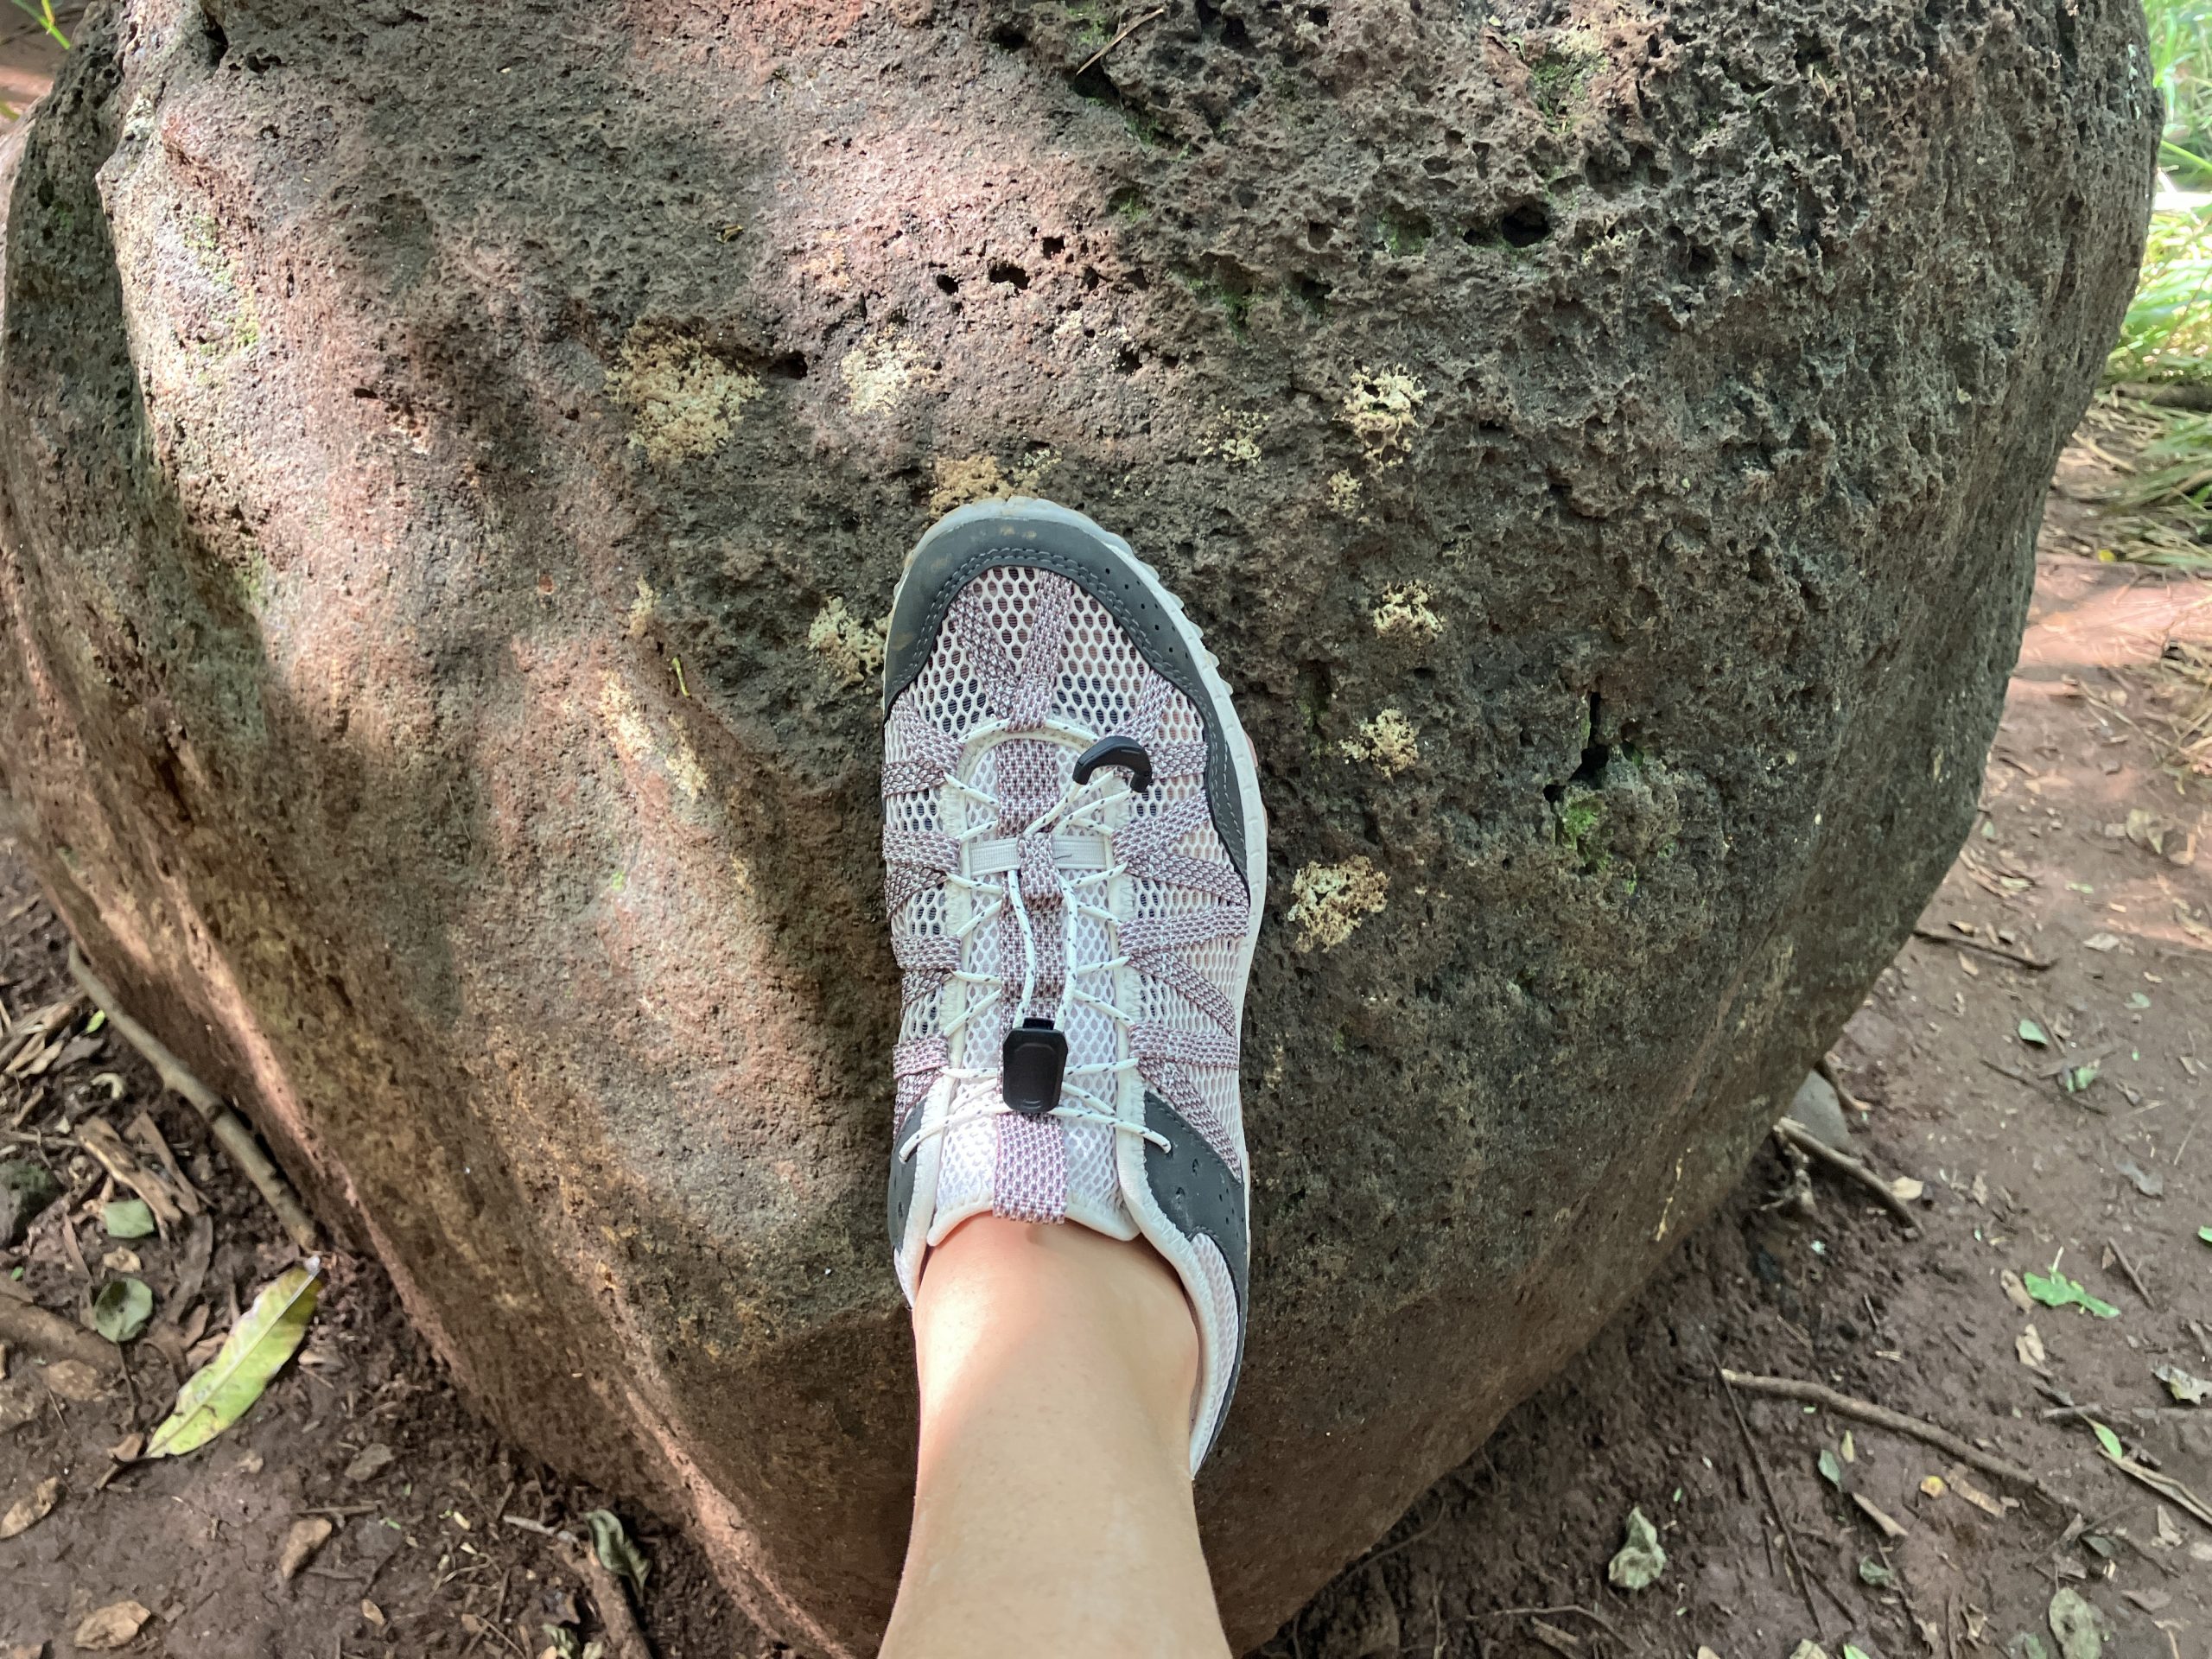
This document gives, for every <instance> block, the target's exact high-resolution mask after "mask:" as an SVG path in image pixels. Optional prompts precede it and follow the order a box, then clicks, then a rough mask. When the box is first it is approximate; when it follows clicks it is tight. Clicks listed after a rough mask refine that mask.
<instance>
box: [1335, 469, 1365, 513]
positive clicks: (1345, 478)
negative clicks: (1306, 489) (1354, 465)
mask: <svg viewBox="0 0 2212 1659" xmlns="http://www.w3.org/2000/svg"><path fill="white" fill-rule="evenodd" d="M1329 505H1331V506H1332V507H1334V508H1335V509H1336V510H1337V511H1338V512H1341V513H1343V514H1344V516H1345V517H1346V518H1350V517H1351V515H1352V514H1354V513H1356V512H1358V511H1359V480H1357V479H1356V478H1354V477H1353V476H1352V475H1351V474H1350V473H1332V474H1330V475H1329Z"/></svg>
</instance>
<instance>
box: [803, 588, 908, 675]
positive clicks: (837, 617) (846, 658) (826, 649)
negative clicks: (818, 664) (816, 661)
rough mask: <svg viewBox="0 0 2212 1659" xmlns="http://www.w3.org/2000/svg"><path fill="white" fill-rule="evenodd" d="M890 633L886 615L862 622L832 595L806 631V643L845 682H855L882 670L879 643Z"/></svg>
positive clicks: (889, 620)
mask: <svg viewBox="0 0 2212 1659" xmlns="http://www.w3.org/2000/svg"><path fill="white" fill-rule="evenodd" d="M889 632H891V619H890V617H889V616H881V617H878V618H877V619H876V620H874V622H863V621H861V620H860V618H858V617H856V616H855V615H854V614H853V613H851V612H850V611H849V610H847V609H846V608H845V601H843V600H842V599H841V598H838V597H837V596H836V595H835V594H832V595H831V596H830V600H829V603H828V604H827V605H824V606H823V607H822V609H821V611H820V613H817V615H816V617H815V619H814V625H813V626H811V627H810V628H809V629H807V631H806V643H807V645H808V647H809V648H810V649H811V650H814V651H817V652H821V653H822V655H823V657H825V658H828V659H829V664H830V665H831V666H832V667H834V668H836V670H837V671H838V672H839V673H841V674H842V675H843V677H845V680H846V681H847V683H859V682H860V681H862V680H866V679H869V678H872V677H874V676H875V675H878V674H880V673H881V672H882V671H883V640H884V636H885V635H886V634H887V633H889Z"/></svg>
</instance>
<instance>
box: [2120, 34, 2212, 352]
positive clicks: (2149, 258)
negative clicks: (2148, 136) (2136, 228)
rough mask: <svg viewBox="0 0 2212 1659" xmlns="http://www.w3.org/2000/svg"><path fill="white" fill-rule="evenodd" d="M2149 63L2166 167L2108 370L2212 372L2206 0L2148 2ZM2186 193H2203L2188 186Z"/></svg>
mask: <svg viewBox="0 0 2212 1659" xmlns="http://www.w3.org/2000/svg"><path fill="white" fill-rule="evenodd" d="M2144 16H2145V19H2146V20H2147V22H2148V23H2149V27H2150V41H2151V70H2152V75H2153V77H2154V78H2155V79H2157V81H2158V92H2159V95H2160V97H2161V98H2162V99H2164V102H2165V107H2166V124H2165V127H2164V130H2163V131H2162V132H2161V133H2160V135H2159V143H2158V164H2159V168H2160V170H2161V174H2162V178H2161V184H2162V186H2163V187H2164V188H2162V189H2161V191H2160V193H2159V202H2158V208H2157V211H2156V212H2154V213H2152V216H2151V234H2150V238H2149V240H2148V242H2147V244H2146V245H2145V249H2144V254H2143V272H2142V276H2141V277H2140V278H2139V281H2138V283H2137V286H2136V292H2135V299H2134V302H2133V304H2132V305H2130V306H2129V308H2128V311H2127V320H2126V322H2125V323H2124V324H2123V325H2122V327H2121V329H2120V343H2119V345H2118V346H2115V347H2114V348H2113V353H2112V356H2111V359H2109V362H2108V364H2107V372H2109V373H2110V374H2111V375H2112V376H2113V378H2120V379H2133V380H2199V379H2212V366H2208V365H2212V196H2208V195H2206V194H2201V193H2204V192H2207V191H2212V0H2148V3H2147V4H2146V5H2145V7H2144ZM2191 193H2199V194H2191Z"/></svg>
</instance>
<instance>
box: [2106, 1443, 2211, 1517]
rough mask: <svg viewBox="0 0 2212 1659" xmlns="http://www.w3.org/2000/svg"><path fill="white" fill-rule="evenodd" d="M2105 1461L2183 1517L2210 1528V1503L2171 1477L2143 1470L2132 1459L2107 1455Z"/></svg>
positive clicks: (2142, 1467) (2152, 1470)
mask: <svg viewBox="0 0 2212 1659" xmlns="http://www.w3.org/2000/svg"><path fill="white" fill-rule="evenodd" d="M2105 1461H2106V1462H2107V1463H2108V1464H2110V1465H2112V1466H2113V1468H2115V1469H2117V1470H2119V1471H2120V1473H2121V1474H2123V1475H2126V1477H2127V1478H2129V1479H2131V1480H2139V1481H2141V1482H2142V1483H2143V1484H2145V1486H2148V1487H2149V1488H2150V1489H2151V1490H2152V1491H2154V1492H2156V1493H2158V1496H2159V1497H2163V1498H2164V1499H2165V1500H2166V1502H2167V1503H2171V1504H2172V1505H2173V1506H2174V1507H2175V1508H2176V1509H2177V1510H2181V1511H2182V1512H2183V1514H2184V1515H2187V1516H2191V1517H2193V1518H2194V1519H2196V1520H2198V1521H2202V1522H2203V1523H2204V1524H2205V1525H2206V1526H2208V1527H2212V1503H2206V1502H2205V1501H2204V1500H2203V1499H2202V1498H2201V1497H2198V1496H2197V1495H2196V1493H2195V1492H2192V1491H2190V1490H2189V1488H2188V1487H2186V1486H2184V1485H2183V1484H2181V1482H2179V1481H2177V1480H2176V1479H2175V1478H2173V1477H2172V1476H2171V1475H2164V1474H2160V1473H2159V1472H2158V1471H2157V1470H2156V1469H2145V1467H2144V1466H2143V1465H2141V1464H2139V1463H2138V1462H2136V1461H2135V1459H2133V1458H2115V1457H2112V1456H2109V1455H2107V1457H2106V1459H2105Z"/></svg>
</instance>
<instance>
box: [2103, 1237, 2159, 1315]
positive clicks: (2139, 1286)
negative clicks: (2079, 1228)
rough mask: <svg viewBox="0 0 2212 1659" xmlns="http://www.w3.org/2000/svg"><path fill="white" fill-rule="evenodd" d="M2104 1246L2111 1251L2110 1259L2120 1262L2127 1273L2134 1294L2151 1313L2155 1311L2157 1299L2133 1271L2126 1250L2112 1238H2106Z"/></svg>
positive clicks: (2140, 1276) (2132, 1264)
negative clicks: (2133, 1288)
mask: <svg viewBox="0 0 2212 1659" xmlns="http://www.w3.org/2000/svg"><path fill="white" fill-rule="evenodd" d="M2105 1248H2106V1249H2109V1250H2110V1251H2111V1252H2112V1259H2113V1261H2115V1262H2119V1263H2120V1271H2121V1272H2122V1273H2124V1274H2126V1275H2127V1282H2128V1283H2129V1284H2131V1285H2133V1286H2134V1287H2135V1294H2137V1295H2138V1296H2140V1297H2141V1298H2142V1299H2143V1306H2145V1307H2147V1308H2149V1309H2150V1310H2151V1311H2152V1313H2157V1312H2158V1300H2157V1299H2156V1298H2154V1297H2153V1296H2152V1294H2151V1293H2150V1291H2149V1290H2148V1289H2147V1288H2146V1287H2145V1285H2144V1283H2143V1275H2142V1274H2139V1273H2138V1272H2136V1271H2135V1264H2134V1263H2133V1262H2131V1261H2129V1260H2128V1259H2127V1252H2126V1250H2123V1249H2120V1244H2119V1242H2118V1241H2117V1240H2114V1239H2109V1238H2108V1239H2107V1240H2106V1241H2105Z"/></svg>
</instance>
